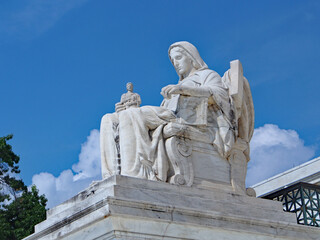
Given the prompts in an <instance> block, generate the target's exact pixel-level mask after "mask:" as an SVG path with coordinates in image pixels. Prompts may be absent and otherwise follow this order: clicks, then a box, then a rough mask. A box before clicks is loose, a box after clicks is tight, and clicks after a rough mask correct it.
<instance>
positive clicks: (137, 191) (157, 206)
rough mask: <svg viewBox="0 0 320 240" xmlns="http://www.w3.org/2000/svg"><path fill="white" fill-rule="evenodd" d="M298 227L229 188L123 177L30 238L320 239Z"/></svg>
mask: <svg viewBox="0 0 320 240" xmlns="http://www.w3.org/2000/svg"><path fill="white" fill-rule="evenodd" d="M319 236H320V229H319V228H315V227H308V226H302V225H297V224H296V219H295V215H294V214H291V213H286V212H283V210H282V204H281V203H280V202H275V201H270V200H265V199H257V198H253V197H248V196H243V195H239V194H235V193H234V192H233V191H232V188H231V186H230V185H227V184H226V185H224V184H212V183H210V184H207V185H206V184H203V185H202V187H201V188H199V187H197V188H195V187H185V186H176V185H170V184H168V183H163V182H154V181H147V180H142V179H136V178H131V177H125V176H112V177H110V178H108V179H105V180H103V181H100V182H95V183H93V184H92V185H91V186H90V187H89V188H87V189H86V190H84V191H82V192H80V193H79V194H78V195H76V196H75V197H73V198H71V199H70V200H68V201H66V202H64V203H62V204H60V205H58V206H56V207H54V208H52V209H50V210H48V211H47V220H45V221H43V222H41V223H39V224H38V225H36V227H35V233H34V234H32V235H30V236H29V237H27V238H25V240H33V239H39V240H44V239H71V240H72V239H76V240H82V239H83V240H90V239H96V240H98V239H99V240H102V239H133V240H134V239H201V240H206V239H208V240H209V239H210V240H215V239H217V240H218V239H219V240H222V239H223V240H229V239H230V240H231V239H246V240H251V239H252V240H258V239H320V238H319Z"/></svg>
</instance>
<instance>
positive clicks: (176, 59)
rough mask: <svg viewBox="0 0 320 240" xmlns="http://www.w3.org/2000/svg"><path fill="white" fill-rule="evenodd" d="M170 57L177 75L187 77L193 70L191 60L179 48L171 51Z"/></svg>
mask: <svg viewBox="0 0 320 240" xmlns="http://www.w3.org/2000/svg"><path fill="white" fill-rule="evenodd" d="M170 57H171V61H172V63H173V66H174V68H175V69H176V71H177V73H178V74H179V75H181V76H184V77H186V76H188V75H189V73H190V72H191V70H192V69H193V65H192V60H191V59H190V58H189V57H188V56H186V55H185V54H184V53H183V52H182V51H181V49H179V47H175V48H172V49H171V51H170Z"/></svg>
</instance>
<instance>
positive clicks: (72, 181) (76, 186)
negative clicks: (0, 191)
mask: <svg viewBox="0 0 320 240" xmlns="http://www.w3.org/2000/svg"><path fill="white" fill-rule="evenodd" d="M99 136H100V134H99V131H98V130H96V129H94V130H92V131H91V132H90V135H89V136H88V138H87V141H86V142H85V143H84V144H82V146H81V152H80V154H79V162H78V163H77V164H74V165H73V166H72V170H73V171H72V170H71V169H68V170H64V171H63V172H61V173H60V175H59V176H58V177H55V176H53V175H52V174H51V173H47V172H42V173H39V174H36V175H34V176H33V177H32V184H35V185H36V186H37V188H38V189H39V192H40V194H45V195H46V197H47V199H48V204H47V206H48V207H49V208H51V207H53V206H56V205H57V204H60V203H61V202H63V201H65V200H67V199H69V198H71V197H73V196H74V195H76V194H77V193H78V192H80V191H81V190H83V189H85V188H86V187H88V186H89V184H90V183H91V182H92V181H94V180H98V179H101V173H100V169H101V167H100V146H99V145H100V140H99V138H100V137H99Z"/></svg>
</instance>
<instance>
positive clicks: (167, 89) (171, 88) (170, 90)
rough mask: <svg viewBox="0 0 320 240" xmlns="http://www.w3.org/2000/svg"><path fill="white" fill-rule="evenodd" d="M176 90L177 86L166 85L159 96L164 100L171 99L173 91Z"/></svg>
mask: <svg viewBox="0 0 320 240" xmlns="http://www.w3.org/2000/svg"><path fill="white" fill-rule="evenodd" d="M176 88H177V85H168V86H165V87H163V88H162V89H161V92H160V94H161V95H162V96H163V97H164V98H169V99H170V98H171V94H174V93H175V92H174V90H175V89H176Z"/></svg>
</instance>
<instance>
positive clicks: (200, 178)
mask: <svg viewBox="0 0 320 240" xmlns="http://www.w3.org/2000/svg"><path fill="white" fill-rule="evenodd" d="M168 53H169V59H170V61H171V63H172V65H173V67H174V68H175V70H176V72H177V75H178V76H177V78H178V79H177V83H176V84H170V85H168V86H165V87H163V88H162V90H161V94H162V96H163V98H164V99H163V102H162V104H161V105H160V106H159V107H157V106H142V107H139V105H140V103H141V99H140V96H139V95H138V94H136V93H133V92H132V90H133V89H132V84H129V85H128V86H127V89H128V92H127V93H125V94H123V95H122V97H121V101H120V103H117V104H116V112H115V113H111V114H110V113H109V114H106V115H104V116H103V118H102V120H101V127H100V144H101V145H100V150H101V166H102V167H101V168H102V177H103V178H108V177H110V176H112V175H115V174H121V175H124V176H131V177H136V178H141V179H148V180H153V181H162V182H168V183H171V184H176V185H186V186H193V185H194V186H197V185H199V184H202V183H203V182H222V183H227V184H229V185H232V187H233V189H234V191H235V192H237V193H241V194H244V195H245V194H246V188H245V178H246V168H247V162H248V161H249V142H250V140H251V137H252V134H253V129H254V108H253V103H252V96H251V91H250V86H249V82H248V80H247V79H246V78H245V77H244V75H243V68H242V65H241V62H240V61H239V60H234V61H231V62H230V69H229V70H227V71H226V73H225V74H224V75H223V77H221V76H220V75H219V74H218V73H217V72H215V71H214V70H212V69H209V68H208V66H207V64H206V63H205V62H204V60H203V59H202V58H201V56H200V54H199V52H198V50H197V48H196V47H195V46H194V45H192V44H191V43H189V42H185V41H182V42H176V43H173V44H172V45H171V46H170V47H169V51H168Z"/></svg>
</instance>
